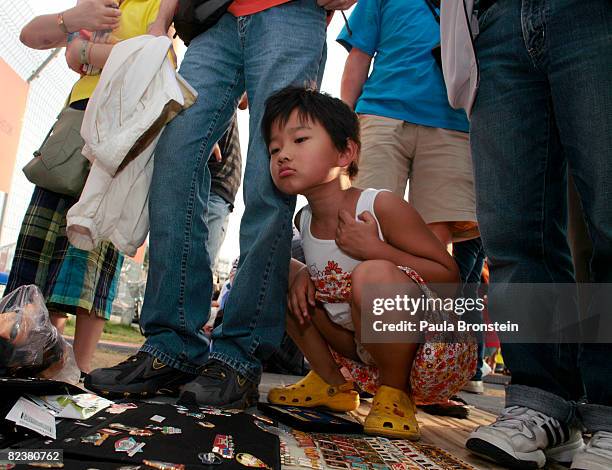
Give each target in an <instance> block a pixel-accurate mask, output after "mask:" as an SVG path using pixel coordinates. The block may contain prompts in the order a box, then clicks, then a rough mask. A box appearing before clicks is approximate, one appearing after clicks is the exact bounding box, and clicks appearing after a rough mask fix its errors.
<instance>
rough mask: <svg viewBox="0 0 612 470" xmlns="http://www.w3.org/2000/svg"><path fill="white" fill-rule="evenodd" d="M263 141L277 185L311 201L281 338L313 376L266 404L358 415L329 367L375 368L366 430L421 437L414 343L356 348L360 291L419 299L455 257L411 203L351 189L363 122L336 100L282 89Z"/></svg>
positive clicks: (448, 271) (453, 276) (300, 223)
mask: <svg viewBox="0 0 612 470" xmlns="http://www.w3.org/2000/svg"><path fill="white" fill-rule="evenodd" d="M262 132H263V134H264V138H265V141H266V143H267V144H268V148H269V152H270V157H271V158H270V172H271V175H272V179H273V181H274V183H275V185H276V187H277V188H278V189H279V190H280V191H282V192H283V193H286V194H291V195H297V194H301V195H303V196H305V197H306V199H307V200H308V205H307V206H306V207H304V208H303V209H302V210H301V211H299V212H298V213H297V214H296V217H295V225H296V227H297V228H298V229H299V231H300V234H301V237H302V242H303V248H304V254H305V258H306V265H304V264H302V263H300V262H298V261H297V260H295V259H292V260H291V266H290V276H289V288H288V306H289V312H288V315H287V331H288V333H289V335H290V336H291V337H292V339H293V340H294V341H295V343H296V344H297V345H298V347H299V348H300V349H301V350H302V352H303V353H304V355H305V357H306V358H307V359H308V361H309V363H310V365H311V368H312V372H310V373H309V374H308V375H307V376H306V377H305V378H303V379H302V380H300V381H299V382H297V383H296V384H294V385H291V386H288V387H281V388H276V389H273V390H271V391H270V393H269V395H268V400H269V401H270V402H271V403H277V404H283V403H284V404H289V405H294V406H304V407H315V406H322V407H327V408H329V409H332V410H336V411H349V410H353V409H356V408H357V407H358V406H359V395H358V393H357V391H356V390H355V387H354V384H353V382H352V381H347V380H346V379H345V377H344V376H343V374H342V373H341V370H340V367H339V366H338V363H337V362H336V361H335V360H334V358H335V357H337V356H338V355H339V356H343V357H344V358H348V359H350V360H352V361H354V362H356V363H362V364H365V365H370V366H376V367H377V368H378V373H379V384H380V387H378V390H377V392H376V395H375V398H374V400H373V405H372V408H371V411H370V413H369V415H368V417H367V418H366V420H365V425H364V429H365V432H366V433H368V434H375V435H383V436H388V437H399V438H405V439H417V438H418V437H419V429H418V425H417V422H416V419H415V406H414V402H413V400H412V397H411V390H410V387H409V383H410V376H411V371H412V369H413V367H417V366H415V365H413V362H414V359H415V356H416V355H417V354H418V348H419V344H416V343H396V344H380V343H364V342H362V341H361V338H360V336H361V335H360V331H361V321H362V318H361V299H362V293H363V289H364V286H367V285H382V284H386V285H389V284H395V285H401V286H403V287H404V289H405V292H404V293H406V294H408V295H411V296H414V297H420V296H421V295H422V294H423V293H424V292H427V293H428V292H429V290H428V289H427V287H426V286H425V283H453V282H458V281H459V271H458V269H457V266H456V264H455V262H454V260H453V258H452V257H451V256H450V255H449V253H448V252H447V251H446V250H445V248H444V246H443V245H442V244H441V243H440V242H439V241H438V239H437V238H436V237H435V236H434V234H433V233H432V232H431V231H430V230H429V229H428V228H427V226H426V225H425V223H424V222H423V220H422V219H421V217H420V216H419V214H418V213H417V212H416V210H415V209H414V208H413V207H412V206H411V205H410V204H409V203H407V202H406V201H404V200H403V199H401V198H399V197H398V196H396V195H394V194H393V193H391V192H389V191H381V190H376V189H365V190H361V189H357V188H354V187H351V180H352V179H353V178H354V177H355V176H356V174H357V171H358V160H359V151H360V139H359V123H358V120H357V116H356V114H355V113H354V112H353V111H352V110H351V109H350V108H349V107H348V106H347V105H346V104H344V103H343V102H342V101H340V100H339V99H336V98H332V97H330V96H328V95H325V94H322V93H319V92H317V91H313V90H308V89H304V88H299V87H288V88H285V89H283V90H281V91H279V92H277V93H276V94H275V95H273V96H271V97H270V98H269V99H268V101H267V104H266V110H265V114H264V117H263V121H262ZM330 349H331V350H333V351H334V353H332V351H330ZM336 353H337V354H336ZM466 374H467V376H466V377H465V378H466V379H467V378H469V374H470V371H466ZM455 385H456V384H455ZM458 386H460V384H459V385H458ZM447 398H448V397H447Z"/></svg>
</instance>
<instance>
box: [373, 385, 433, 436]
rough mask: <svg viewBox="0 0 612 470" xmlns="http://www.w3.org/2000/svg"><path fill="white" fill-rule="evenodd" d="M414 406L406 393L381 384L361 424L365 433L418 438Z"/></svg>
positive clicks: (419, 434)
mask: <svg viewBox="0 0 612 470" xmlns="http://www.w3.org/2000/svg"><path fill="white" fill-rule="evenodd" d="M415 412H416V407H415V406H414V403H413V402H412V400H411V399H410V397H409V396H408V394H407V393H406V392H404V391H402V390H399V389H397V388H392V387H387V386H386V385H381V386H380V388H379V389H378V393H376V396H375V397H374V401H373V402H372V408H371V409H370V414H368V416H367V418H366V419H365V423H364V424H363V430H364V431H365V433H366V434H371V435H374V436H384V437H396V438H400V439H410V440H413V441H415V440H417V439H420V437H421V433H420V432H419V425H418V423H417V420H416V418H415V416H414V414H415Z"/></svg>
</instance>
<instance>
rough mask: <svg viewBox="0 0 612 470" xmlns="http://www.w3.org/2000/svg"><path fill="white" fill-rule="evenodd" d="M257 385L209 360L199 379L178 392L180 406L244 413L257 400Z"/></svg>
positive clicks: (215, 361) (222, 363) (219, 363)
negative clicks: (200, 406) (234, 410)
mask: <svg viewBox="0 0 612 470" xmlns="http://www.w3.org/2000/svg"><path fill="white" fill-rule="evenodd" d="M257 388H258V384H256V383H254V382H251V381H250V380H248V379H247V378H246V377H244V376H242V375H241V374H239V373H238V372H237V371H236V370H234V369H232V368H231V367H230V366H229V365H227V364H225V363H224V362H221V361H219V360H217V359H209V360H208V361H207V362H206V364H204V366H203V367H202V372H201V373H200V375H199V376H198V377H197V378H195V379H194V380H192V381H191V382H189V383H188V384H186V385H185V386H183V387H182V389H181V395H180V396H179V399H178V403H179V404H181V405H208V406H215V407H218V408H237V409H245V408H248V407H250V406H253V405H256V404H257V401H258V400H259V392H258V390H257Z"/></svg>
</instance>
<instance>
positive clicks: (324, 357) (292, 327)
mask: <svg viewBox="0 0 612 470" xmlns="http://www.w3.org/2000/svg"><path fill="white" fill-rule="evenodd" d="M296 273H297V267H296V266H295V265H292V266H291V268H290V270H289V285H291V283H292V282H293V278H294V276H295V275H296ZM308 310H309V311H308V313H309V316H310V319H311V321H307V322H306V323H305V324H303V325H300V324H299V322H298V321H297V319H296V318H295V317H294V316H293V314H292V313H291V312H287V334H288V335H289V336H290V337H291V339H292V340H293V341H294V342H295V344H296V346H297V347H298V348H300V350H301V351H302V354H304V356H305V357H306V359H308V362H309V363H310V366H311V368H312V370H314V371H315V372H316V373H317V374H318V375H319V377H321V378H322V379H323V380H325V382H327V383H328V384H330V385H340V384H343V383H344V382H345V379H344V376H343V375H342V374H341V373H340V369H339V368H338V364H336V361H334V358H333V357H332V355H331V353H330V351H329V348H330V346H331V347H332V348H333V349H334V350H335V351H336V352H338V353H339V354H342V355H343V356H345V357H350V358H356V356H357V355H356V353H355V341H354V336H353V333H352V332H350V331H348V330H346V329H345V328H342V327H340V326H338V325H336V324H335V323H333V322H332V321H331V320H330V319H329V317H328V316H327V313H326V312H325V311H324V310H323V309H322V308H321V306H320V304H317V306H316V307H314V308H312V307H311V306H310V305H309V306H308Z"/></svg>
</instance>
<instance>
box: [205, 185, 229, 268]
mask: <svg viewBox="0 0 612 470" xmlns="http://www.w3.org/2000/svg"><path fill="white" fill-rule="evenodd" d="M231 213H232V205H231V204H230V203H229V202H227V201H226V200H225V199H223V198H222V197H221V196H219V195H218V194H217V193H215V192H213V191H211V192H210V195H209V197H208V221H207V223H208V244H207V248H208V255H209V256H210V269H211V270H212V271H214V269H215V266H216V264H217V257H218V256H219V249H220V248H221V245H223V240H225V234H226V231H227V224H228V222H229V215H230V214H231Z"/></svg>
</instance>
